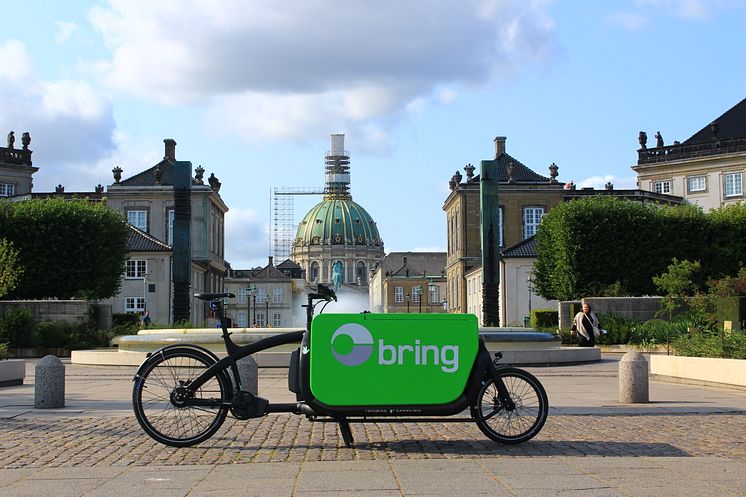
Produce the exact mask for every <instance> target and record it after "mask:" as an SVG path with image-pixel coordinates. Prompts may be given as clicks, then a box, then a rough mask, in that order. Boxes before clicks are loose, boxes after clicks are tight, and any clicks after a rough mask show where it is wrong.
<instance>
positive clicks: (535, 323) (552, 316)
mask: <svg viewBox="0 0 746 497" xmlns="http://www.w3.org/2000/svg"><path fill="white" fill-rule="evenodd" d="M558 326H559V313H558V312H557V311H555V310H552V309H535V310H533V311H531V327H532V328H535V329H537V330H538V329H540V328H554V329H557V327H558Z"/></svg>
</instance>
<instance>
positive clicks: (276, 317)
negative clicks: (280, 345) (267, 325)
mask: <svg viewBox="0 0 746 497" xmlns="http://www.w3.org/2000/svg"><path fill="white" fill-rule="evenodd" d="M272 326H273V327H275V328H279V327H281V326H282V314H280V313H279V312H275V313H274V314H273V315H272Z"/></svg>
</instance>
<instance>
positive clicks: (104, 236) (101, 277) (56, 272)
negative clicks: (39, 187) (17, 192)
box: [0, 199, 129, 299]
mask: <svg viewBox="0 0 746 497" xmlns="http://www.w3.org/2000/svg"><path fill="white" fill-rule="evenodd" d="M128 236H129V228H128V227H127V224H126V222H125V221H124V219H123V218H122V216H121V214H119V213H118V212H116V211H114V210H111V209H109V208H108V207H106V206H105V205H104V204H101V203H91V202H88V201H85V200H73V201H70V200H61V199H47V200H29V201H24V202H2V203H0V238H6V239H8V240H10V241H12V242H13V245H14V246H15V247H16V249H17V250H18V264H19V265H20V266H22V267H23V268H24V272H23V275H22V276H21V277H20V280H19V281H18V286H17V287H16V288H15V290H13V291H11V292H10V293H9V296H10V297H12V298H24V299H38V298H48V297H57V298H70V297H80V298H91V299H102V298H109V297H112V296H114V295H116V293H117V292H118V290H119V285H120V282H121V276H122V272H123V271H124V264H125V257H126V244H127V238H128Z"/></svg>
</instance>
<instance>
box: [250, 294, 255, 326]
mask: <svg viewBox="0 0 746 497" xmlns="http://www.w3.org/2000/svg"><path fill="white" fill-rule="evenodd" d="M251 298H252V299H253V300H254V321H252V323H251V327H252V328H256V287H254V291H253V292H251Z"/></svg>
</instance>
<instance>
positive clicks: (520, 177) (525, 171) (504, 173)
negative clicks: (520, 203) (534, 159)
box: [462, 152, 550, 185]
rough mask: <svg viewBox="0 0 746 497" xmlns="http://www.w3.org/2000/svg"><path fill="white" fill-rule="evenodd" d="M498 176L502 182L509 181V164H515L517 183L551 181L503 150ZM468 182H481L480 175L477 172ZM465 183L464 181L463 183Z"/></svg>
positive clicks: (498, 164)
mask: <svg viewBox="0 0 746 497" xmlns="http://www.w3.org/2000/svg"><path fill="white" fill-rule="evenodd" d="M495 160H496V161H497V178H498V181H499V182H500V183H507V182H508V179H509V177H510V176H508V166H509V165H510V164H513V179H514V180H515V182H516V183H549V182H550V180H549V178H547V177H546V176H542V175H541V174H538V173H536V172H534V171H533V170H532V169H530V168H529V167H528V166H526V165H525V164H523V163H522V162H521V161H519V160H517V159H515V158H514V157H513V156H511V155H510V154H508V153H506V152H503V153H501V154H500V155H499V156H498V157H497V159H495ZM467 183H474V184H477V185H478V184H479V175H478V174H477V175H476V176H474V177H473V178H472V179H471V180H468V181H467ZM462 185H463V183H462Z"/></svg>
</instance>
